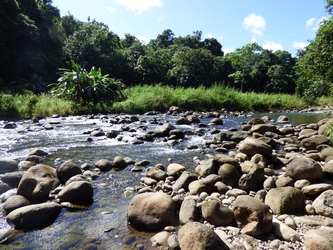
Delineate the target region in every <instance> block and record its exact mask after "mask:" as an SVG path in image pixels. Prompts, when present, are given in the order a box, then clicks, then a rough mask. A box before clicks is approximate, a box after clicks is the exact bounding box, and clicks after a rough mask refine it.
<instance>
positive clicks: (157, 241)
mask: <svg viewBox="0 0 333 250" xmlns="http://www.w3.org/2000/svg"><path fill="white" fill-rule="evenodd" d="M170 235H171V233H169V232H166V231H162V232H159V233H157V234H155V235H154V236H153V237H151V238H150V242H151V243H152V245H153V246H154V247H161V246H164V247H167V246H168V238H169V237H170Z"/></svg>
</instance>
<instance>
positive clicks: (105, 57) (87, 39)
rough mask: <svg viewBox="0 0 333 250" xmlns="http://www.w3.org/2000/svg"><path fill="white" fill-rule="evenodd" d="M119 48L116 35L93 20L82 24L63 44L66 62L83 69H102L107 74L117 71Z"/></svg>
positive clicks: (102, 24) (105, 26) (118, 40)
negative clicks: (73, 62)
mask: <svg viewBox="0 0 333 250" xmlns="http://www.w3.org/2000/svg"><path fill="white" fill-rule="evenodd" d="M119 48H120V39H119V37H118V35H116V34H114V33H113V32H111V31H109V28H108V26H107V25H105V24H104V23H99V22H96V21H95V20H93V21H92V22H88V23H83V24H82V26H81V28H80V29H79V30H78V31H75V32H74V33H73V35H71V36H69V37H68V38H67V39H66V41H65V44H64V51H65V55H66V58H67V60H71V59H72V60H74V61H76V62H79V63H80V64H81V65H83V67H88V68H91V67H96V68H102V69H103V70H104V71H106V72H107V73H109V74H115V73H116V72H117V70H118V69H119V65H118V61H117V60H113V58H112V57H113V56H115V57H116V58H117V59H118V56H119V55H118V53H117V51H116V50H117V49H119Z"/></svg>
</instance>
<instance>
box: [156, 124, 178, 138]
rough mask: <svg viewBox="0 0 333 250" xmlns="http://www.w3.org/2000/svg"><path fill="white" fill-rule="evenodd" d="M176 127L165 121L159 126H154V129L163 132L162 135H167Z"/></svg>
mask: <svg viewBox="0 0 333 250" xmlns="http://www.w3.org/2000/svg"><path fill="white" fill-rule="evenodd" d="M173 129H176V127H175V126H173V125H172V124H171V123H165V124H163V125H161V126H158V127H156V129H155V131H156V132H160V133H163V135H164V136H169V133H170V131H171V130H173Z"/></svg>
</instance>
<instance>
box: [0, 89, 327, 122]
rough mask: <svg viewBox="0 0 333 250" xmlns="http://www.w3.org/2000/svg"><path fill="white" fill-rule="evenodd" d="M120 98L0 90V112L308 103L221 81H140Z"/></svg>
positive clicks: (265, 107) (322, 101) (320, 101)
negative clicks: (80, 99)
mask: <svg viewBox="0 0 333 250" xmlns="http://www.w3.org/2000/svg"><path fill="white" fill-rule="evenodd" d="M124 96H125V97H126V99H125V100H123V101H118V102H107V101H103V102H99V103H98V104H94V103H93V102H87V103H85V104H84V105H82V103H80V102H76V101H73V100H70V99H65V98H61V97H58V96H51V95H49V94H41V95H38V96H37V95H35V94H33V93H32V92H28V91H26V92H25V93H22V94H15V95H11V94H6V93H0V116H1V117H3V118H4V117H7V118H9V117H12V118H31V117H33V116H42V117H45V116H51V115H52V114H55V113H56V114H59V115H61V116H67V115H75V114H91V113H104V114H105V113H128V114H135V113H144V112H147V111H149V110H156V111H165V110H166V109H168V108H169V107H171V106H178V107H180V108H182V109H195V110H199V111H203V110H214V109H221V108H226V109H228V110H244V111H251V110H257V111H272V110H289V109H301V108H304V107H307V106H308V105H309V104H308V103H307V102H306V101H305V100H304V99H302V98H301V97H298V96H296V95H288V94H263V93H262V94H258V93H254V92H246V93H243V92H240V91H237V90H235V89H232V88H229V87H225V86H223V85H218V84H216V85H214V86H212V87H210V88H205V87H203V86H200V87H198V88H183V87H177V88H173V87H169V86H161V85H155V86H151V85H140V86H135V87H131V88H127V89H125V90H124ZM311 104H312V105H314V106H324V105H329V104H331V99H330V98H328V97H321V98H317V99H316V100H315V101H314V102H312V103H311Z"/></svg>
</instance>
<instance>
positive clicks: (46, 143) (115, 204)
mask: <svg viewBox="0 0 333 250" xmlns="http://www.w3.org/2000/svg"><path fill="white" fill-rule="evenodd" d="M263 115H268V116H269V117H271V118H272V119H275V120H276V119H277V118H278V117H279V116H280V115H287V116H288V117H289V121H290V123H292V124H302V123H306V124H308V123H312V122H317V121H318V120H320V119H321V118H322V114H320V113H286V114H284V113H273V114H271V113H270V114H264V113H260V114H259V113H258V114H250V115H245V116H242V117H229V118H223V122H224V124H223V125H221V126H207V127H203V128H199V127H198V124H194V125H175V120H176V118H177V117H176V116H168V115H163V114H160V115H156V116H142V115H138V116H137V117H138V118H139V121H137V122H134V123H132V124H122V125H118V124H117V125H114V124H112V123H110V122H109V119H108V118H112V117H113V116H112V115H110V116H106V117H104V118H103V119H101V117H94V118H87V117H79V116H78V117H76V116H73V117H65V118H46V119H43V120H40V122H39V123H37V124H35V123H31V121H30V120H23V121H16V124H17V128H15V129H3V128H2V127H3V126H4V124H5V123H6V122H5V121H1V120H0V158H10V159H15V160H17V161H22V160H24V159H25V158H26V157H27V156H28V154H29V152H30V151H32V150H33V149H42V150H44V151H46V152H48V153H49V154H50V155H49V156H48V157H47V158H46V159H45V162H44V164H47V165H50V166H54V167H58V166H59V165H60V164H61V163H62V162H64V161H73V162H75V163H76V164H78V165H81V164H83V163H89V164H91V165H93V164H94V163H95V162H96V161H98V160H100V159H103V158H105V159H109V160H111V161H112V160H113V158H114V157H115V156H118V155H119V156H123V157H130V158H131V159H133V160H134V161H135V162H139V161H141V160H148V161H149V162H150V164H149V165H148V166H154V165H156V164H157V163H162V164H163V165H164V166H167V165H168V164H169V163H170V161H172V162H176V163H180V164H182V165H184V166H186V168H187V169H188V170H191V171H192V170H194V168H195V167H196V164H195V163H194V162H193V158H194V157H199V159H204V157H205V154H207V153H214V152H213V151H211V149H209V148H207V147H205V142H206V141H207V140H210V139H212V138H213V137H214V134H213V133H212V131H214V130H220V131H223V130H228V129H229V128H231V127H232V128H236V129H240V128H241V126H242V124H244V123H245V122H247V121H248V120H249V119H251V118H252V116H253V117H254V116H255V117H262V116H263ZM152 118H154V120H153V119H152ZM210 119H211V118H200V121H201V124H208V123H209V121H210ZM152 121H154V122H152ZM165 122H170V123H172V124H174V126H175V127H176V128H178V129H181V130H183V131H198V130H199V129H200V132H201V133H200V134H199V135H186V137H185V139H184V141H182V142H179V143H177V144H170V143H167V142H166V141H163V140H157V141H154V142H146V143H144V144H139V145H134V144H133V143H132V142H133V141H134V139H135V136H136V135H140V134H144V133H145V132H147V131H149V130H154V129H155V128H156V127H157V126H158V124H157V123H159V124H163V123H165ZM49 123H52V124H53V125H52V126H53V127H54V129H52V130H45V129H44V127H43V125H45V124H49ZM94 129H103V131H105V132H108V131H111V130H118V131H123V132H121V137H122V140H121V141H120V140H118V139H109V138H106V137H105V136H104V137H94V138H93V141H92V142H87V138H88V137H89V134H87V133H88V132H90V131H92V130H94ZM130 129H135V130H130ZM193 145H196V146H198V148H197V149H191V150H189V149H188V146H193ZM148 166H146V167H148ZM146 167H145V168H146ZM131 168H132V166H128V167H127V168H125V169H124V170H121V171H115V170H111V171H108V172H104V173H102V174H101V176H100V177H98V178H97V179H96V180H92V181H91V183H92V185H93V187H94V202H93V204H92V205H91V206H90V207H89V208H88V209H86V210H75V211H68V210H66V209H62V212H61V214H60V216H59V217H58V218H57V220H56V221H55V222H54V223H53V224H52V225H51V226H49V227H47V228H44V229H42V230H34V231H30V232H21V231H19V232H17V233H16V234H15V235H14V236H13V237H12V238H10V239H9V240H8V241H7V242H5V243H3V244H0V247H2V248H3V249H96V246H97V247H98V249H150V247H149V246H150V244H149V237H147V236H149V235H147V234H145V233H140V232H134V230H132V229H129V228H128V226H127V222H126V209H127V204H128V202H129V200H130V199H131V198H132V197H133V196H134V195H135V193H134V194H132V195H131V196H129V197H125V196H124V191H125V190H126V188H129V187H132V188H133V187H135V186H136V185H139V184H140V181H139V180H140V178H141V177H142V176H143V175H144V171H143V172H132V171H131ZM2 228H6V229H7V228H10V226H9V225H7V224H6V222H5V218H4V217H2V218H0V229H2ZM140 244H141V245H140Z"/></svg>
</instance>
